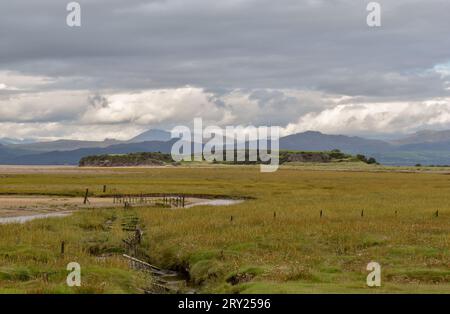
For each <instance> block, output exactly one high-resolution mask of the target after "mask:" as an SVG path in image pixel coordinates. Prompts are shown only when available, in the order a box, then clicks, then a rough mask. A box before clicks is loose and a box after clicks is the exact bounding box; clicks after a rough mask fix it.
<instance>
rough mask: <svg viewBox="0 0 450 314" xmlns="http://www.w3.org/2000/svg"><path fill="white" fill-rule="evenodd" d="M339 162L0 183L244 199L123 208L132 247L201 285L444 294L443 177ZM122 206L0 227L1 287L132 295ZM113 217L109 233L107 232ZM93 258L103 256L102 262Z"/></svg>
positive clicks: (447, 186)
mask: <svg viewBox="0 0 450 314" xmlns="http://www.w3.org/2000/svg"><path fill="white" fill-rule="evenodd" d="M336 167H338V165H334V164H333V165H319V164H317V165H309V166H298V165H297V166H293V165H291V166H283V167H281V169H280V170H279V171H277V172H275V173H260V172H259V167H257V166H222V167H194V168H164V169H142V168H141V169H114V170H112V169H105V170H104V171H103V170H98V173H92V172H91V171H89V169H86V170H83V171H80V172H74V173H70V174H22V175H14V174H8V175H2V177H1V180H2V184H1V185H0V194H52V195H78V196H81V195H82V194H83V192H84V190H85V189H86V188H89V190H90V191H91V192H92V193H94V194H96V195H103V193H102V189H103V185H104V184H106V185H107V187H108V192H107V193H110V194H114V193H186V194H212V195H230V196H233V197H244V196H247V197H252V198H253V199H249V200H246V201H245V202H244V203H241V204H237V205H233V206H226V207H211V206H201V207H194V208H190V209H179V210H168V209H164V208H135V209H133V210H132V213H133V214H134V215H136V216H137V217H139V219H140V222H141V223H142V225H143V227H144V231H145V234H144V239H143V244H142V249H143V251H144V252H145V253H146V254H147V255H148V260H149V262H151V263H152V264H155V265H159V266H161V267H164V268H170V269H177V270H185V271H187V272H188V273H189V275H190V282H191V284H192V285H193V286H195V288H196V289H197V290H198V291H200V292H213V293H218V292H246V293H247V292H248V293H267V292H274V293H311V292H325V293H344V292H350V293H385V292H392V293H398V292H406V293H420V292H423V293H433V292H434V293H449V292H450V278H449V271H448V270H449V268H450V267H449V266H450V249H449V248H450V232H449V230H450V176H448V175H444V174H436V173H402V172H390V171H389V170H390V168H386V167H382V166H365V165H361V166H356V168H357V170H358V171H343V170H346V169H345V168H346V167H349V166H348V165H344V166H343V168H336ZM347 170H348V169H347ZM352 170H355V169H352ZM424 171H425V170H424ZM320 210H322V211H323V217H322V218H320V217H319V212H320ZM362 210H364V217H361V211H362ZM436 210H439V217H435V216H434V213H435V212H436ZM395 211H397V214H395ZM274 212H276V218H274ZM129 214H130V213H128V212H126V211H124V210H122V209H117V210H111V209H103V210H85V211H81V212H78V213H76V214H75V215H73V216H71V217H67V218H58V219H44V220H37V221H32V222H30V223H27V224H24V225H0V239H1V240H0V265H1V266H0V292H24V293H29V292H39V293H72V292H75V293H76V292H78V293H80V292H81V293H107V292H113V293H136V292H139V291H140V290H139V288H143V287H145V285H147V280H148V278H145V279H144V278H143V277H142V274H140V273H137V272H135V271H133V270H130V269H129V268H128V265H127V263H126V262H125V261H124V260H123V259H122V258H121V257H120V254H121V253H122V250H123V246H122V244H121V239H122V238H124V237H125V235H124V232H123V231H122V230H121V226H120V223H121V221H122V219H124V215H129ZM230 216H233V221H232V222H231V221H230ZM111 217H115V218H114V223H113V224H112V228H105V221H107V220H110V219H111ZM62 240H64V241H66V243H67V244H66V246H67V248H66V254H65V255H64V257H61V256H60V254H59V247H60V243H61V241H62ZM102 254H107V255H108V256H109V257H107V258H98V256H99V255H102ZM70 261H77V262H79V263H80V264H81V267H82V276H83V277H82V281H83V284H82V287H81V289H72V288H68V287H67V286H66V285H65V275H66V274H67V273H68V272H67V271H66V270H65V267H66V265H67V263H68V262H70ZM370 261H377V262H379V263H380V264H381V266H382V287H380V288H368V287H367V286H366V284H365V282H366V276H367V274H368V272H367V271H366V266H367V264H368V263H369V262H370ZM45 274H47V275H45Z"/></svg>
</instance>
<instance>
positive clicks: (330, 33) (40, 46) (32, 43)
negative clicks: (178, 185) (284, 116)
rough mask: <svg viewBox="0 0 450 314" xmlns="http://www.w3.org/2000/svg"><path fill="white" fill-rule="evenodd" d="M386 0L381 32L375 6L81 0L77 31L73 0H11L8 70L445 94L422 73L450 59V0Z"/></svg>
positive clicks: (120, 80)
mask: <svg viewBox="0 0 450 314" xmlns="http://www.w3.org/2000/svg"><path fill="white" fill-rule="evenodd" d="M379 2H380V3H381V5H382V10H383V11H382V14H383V15H382V27H381V28H378V29H373V28H369V27H367V25H366V23H365V19H366V15H367V12H366V4H367V3H368V1H350V0H348V1H347V0H336V1H321V0H316V1H314V0H309V1H300V0H282V1H270V0H245V1H244V0H242V1H239V0H231V1H220V2H219V1H209V0H189V1H182V0H167V1H136V0H131V1H105V0H97V1H91V0H89V1H87V0H80V1H79V3H80V4H81V8H82V27H81V28H78V29H77V28H69V27H67V26H66V25H65V18H66V14H67V12H66V10H65V5H66V2H65V1H56V0H53V1H50V0H43V1H34V2H31V3H30V2H29V1H24V0H16V1H8V2H6V1H3V2H2V3H1V4H0V12H2V14H3V15H4V16H3V17H2V19H1V20H0V32H1V38H2V40H1V43H0V48H1V49H0V67H1V68H4V69H14V70H18V69H19V70H21V71H23V72H28V73H34V74H39V75H48V76H58V77H86V78H87V80H86V81H85V82H86V85H88V87H89V88H130V89H133V88H161V87H179V86H183V85H186V84H190V85H196V86H202V87H205V88H224V87H225V88H305V87H306V88H312V89H316V90H322V91H326V92H331V93H342V94H348V95H364V96H374V97H376V96H381V97H384V96H389V95H395V96H397V97H400V96H407V95H410V97H419V98H420V97H427V96H430V95H436V94H445V93H446V92H444V91H443V89H442V84H443V83H442V80H441V79H440V77H439V76H438V75H437V74H436V73H428V74H426V73H425V72H426V71H427V70H429V69H431V68H433V66H435V65H436V64H439V63H444V62H446V61H448V60H449V54H448V51H450V37H449V36H447V31H448V29H449V28H450V19H448V12H449V10H450V2H448V1H440V0H430V1H419V0H399V1H395V2H394V1H379ZM411 82H412V84H411ZM75 84H77V83H75ZM80 85H83V84H82V82H81V83H80V82H78V85H77V86H80Z"/></svg>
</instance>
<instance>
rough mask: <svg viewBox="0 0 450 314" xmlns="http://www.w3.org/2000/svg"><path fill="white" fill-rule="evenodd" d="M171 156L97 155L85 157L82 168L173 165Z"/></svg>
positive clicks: (159, 154)
mask: <svg viewBox="0 0 450 314" xmlns="http://www.w3.org/2000/svg"><path fill="white" fill-rule="evenodd" d="M173 162H174V160H173V159H172V156H171V155H170V154H163V153H161V152H155V153H132V154H123V155H95V156H86V157H83V158H82V159H81V160H80V162H79V166H80V167H130V166H147V165H148V166H152V165H165V164H168V163H173Z"/></svg>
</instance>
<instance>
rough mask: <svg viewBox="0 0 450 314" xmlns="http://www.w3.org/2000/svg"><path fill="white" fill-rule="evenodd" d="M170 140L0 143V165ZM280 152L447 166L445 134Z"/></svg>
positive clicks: (326, 138) (162, 136)
mask: <svg viewBox="0 0 450 314" xmlns="http://www.w3.org/2000/svg"><path fill="white" fill-rule="evenodd" d="M175 141H176V140H175V139H171V137H170V132H167V131H163V130H149V131H146V132H144V133H142V134H140V135H138V136H136V137H134V138H132V139H130V140H128V141H118V140H114V139H106V140H104V141H76V140H58V141H53V142H37V143H29V141H26V142H25V143H20V144H19V143H17V142H14V143H11V142H8V141H2V142H1V143H0V164H11V165H66V164H67V165H76V164H78V161H79V160H80V159H81V158H82V157H85V156H89V155H100V154H127V153H134V152H158V151H159V152H162V153H170V151H171V148H172V144H173V143H174V142H175ZM280 148H281V149H284V150H303V151H324V150H332V149H340V150H341V151H343V152H346V153H350V154H364V155H367V156H372V157H375V158H376V159H377V160H378V161H379V162H381V163H383V164H392V165H414V164H418V163H420V164H424V165H430V164H434V165H450V130H447V131H420V132H417V133H415V134H411V135H408V136H405V137H404V138H401V139H398V140H396V141H392V142H387V141H381V140H372V139H366V138H362V137H356V136H346V135H328V134H323V133H320V132H315V131H308V132H303V133H297V134H292V135H288V136H285V137H282V138H281V139H280Z"/></svg>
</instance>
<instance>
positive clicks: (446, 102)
mask: <svg viewBox="0 0 450 314" xmlns="http://www.w3.org/2000/svg"><path fill="white" fill-rule="evenodd" d="M449 126H450V98H438V99H432V100H429V101H423V102H412V103H411V102H386V103H350V104H340V105H337V106H335V107H333V108H330V109H326V110H323V111H320V112H317V113H308V114H306V115H304V116H302V117H300V118H299V119H298V121H297V122H295V123H290V124H289V125H288V126H287V127H286V128H285V129H284V131H285V132H286V133H296V132H303V131H307V130H316V131H321V132H325V133H333V134H338V133H341V134H358V133H359V134H361V133H373V134H375V133H378V134H383V133H384V134H389V133H399V132H400V133H408V132H413V131H416V130H418V129H423V128H448V127H449Z"/></svg>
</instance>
